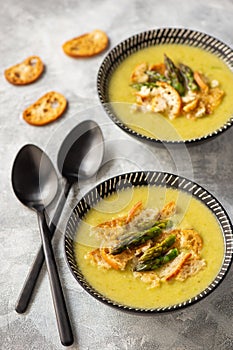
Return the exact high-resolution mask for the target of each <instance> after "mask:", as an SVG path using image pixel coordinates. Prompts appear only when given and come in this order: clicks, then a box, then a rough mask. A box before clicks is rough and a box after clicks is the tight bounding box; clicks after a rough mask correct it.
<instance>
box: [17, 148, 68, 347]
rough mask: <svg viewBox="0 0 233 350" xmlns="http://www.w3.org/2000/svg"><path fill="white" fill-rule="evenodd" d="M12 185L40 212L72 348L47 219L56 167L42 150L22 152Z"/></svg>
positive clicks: (60, 318)
mask: <svg viewBox="0 0 233 350" xmlns="http://www.w3.org/2000/svg"><path fill="white" fill-rule="evenodd" d="M12 185H13V189H14V192H15V194H16V196H17V198H18V199H19V200H20V201H21V202H22V203H23V204H24V205H26V206H27V207H29V208H30V209H33V210H35V211H36V212H37V215H38V221H39V226H40V233H41V241H42V246H43V251H44V256H45V261H46V265H47V270H48V274H49V281H50V287H51V292H52V297H53V303H54V308H55V313H56V318H57V324H58V330H59V335H60V339H61V343H62V344H63V345H65V346H69V345H71V344H72V343H73V335H72V330H71V325H70V321H69V316H68V312H67V309H66V304H65V299H64V295H63V292H62V287H61V282H60V279H59V275H58V270H57V266H56V261H55V258H54V254H53V249H52V245H51V240H50V231H49V228H48V225H47V222H46V218H45V210H46V206H48V205H49V203H50V202H51V201H52V200H53V199H54V197H55V195H56V193H57V187H58V179H57V174H56V171H55V169H54V167H53V164H52V163H51V161H50V159H49V158H48V156H47V155H46V154H45V153H44V152H43V151H42V150H41V149H40V148H39V147H37V146H34V145H26V146H24V147H23V148H21V150H20V151H19V153H18V154H17V156H16V158H15V161H14V164H13V168H12Z"/></svg>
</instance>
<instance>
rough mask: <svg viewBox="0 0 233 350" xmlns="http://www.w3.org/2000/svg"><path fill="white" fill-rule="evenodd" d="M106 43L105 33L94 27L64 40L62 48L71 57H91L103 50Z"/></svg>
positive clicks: (107, 41)
mask: <svg viewBox="0 0 233 350" xmlns="http://www.w3.org/2000/svg"><path fill="white" fill-rule="evenodd" d="M108 43H109V40H108V36H107V34H106V33H105V32H103V31H102V30H98V29H96V30H93V31H92V32H90V33H86V34H83V35H80V36H78V37H76V38H73V39H71V40H69V41H67V42H65V43H64V44H63V46H62V48H63V51H64V52H65V53H66V54H67V55H68V56H71V57H91V56H95V55H97V54H98V53H100V52H102V51H103V50H105V49H106V48H107V46H108Z"/></svg>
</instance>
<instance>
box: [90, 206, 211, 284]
mask: <svg viewBox="0 0 233 350" xmlns="http://www.w3.org/2000/svg"><path fill="white" fill-rule="evenodd" d="M175 212H176V204H175V201H170V202H168V203H167V204H166V205H165V206H164V207H163V208H162V209H161V210H158V209H157V208H155V209H154V208H144V207H143V205H142V202H141V201H139V202H137V203H136V204H135V205H134V206H133V208H132V209H131V210H130V211H129V213H128V215H126V216H119V217H117V218H114V219H113V220H110V221H106V222H102V223H100V224H98V225H97V226H94V227H92V229H91V233H92V235H95V237H97V238H98V240H99V241H100V247H99V248H97V249H94V250H92V251H89V252H88V253H87V254H86V256H85V258H86V259H87V260H89V261H90V262H91V263H92V264H94V265H95V266H97V267H100V268H103V269H106V270H109V269H114V270H120V271H126V270H127V271H131V273H132V275H133V276H134V277H135V278H140V279H141V281H142V282H145V283H147V284H149V286H150V288H154V287H158V286H160V284H161V283H166V282H168V281H170V280H172V279H175V280H178V281H185V280H186V279H187V278H189V277H190V276H193V275H195V274H197V273H198V272H199V271H200V270H202V269H204V268H205V267H206V261H205V259H203V258H202V256H201V251H202V246H203V241H202V238H201V236H200V234H199V233H198V232H197V231H196V230H194V229H193V228H187V229H186V228H185V229H184V228H176V227H175V224H174V223H173V221H172V216H173V215H174V214H175Z"/></svg>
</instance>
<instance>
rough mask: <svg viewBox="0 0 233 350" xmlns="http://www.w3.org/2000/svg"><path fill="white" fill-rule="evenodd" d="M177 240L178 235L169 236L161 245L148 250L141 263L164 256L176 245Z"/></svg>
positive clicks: (141, 258)
mask: <svg viewBox="0 0 233 350" xmlns="http://www.w3.org/2000/svg"><path fill="white" fill-rule="evenodd" d="M175 240H176V235H170V236H168V237H167V238H165V239H164V240H163V241H162V242H161V243H158V244H156V245H155V246H154V247H151V248H149V249H147V250H146V251H145V252H144V254H143V255H142V256H141V257H140V259H139V261H140V262H141V261H143V262H146V261H149V260H153V259H155V258H157V257H159V256H161V255H163V254H164V253H165V252H166V251H167V250H168V249H169V248H170V247H171V246H172V245H173V244H174V243H175Z"/></svg>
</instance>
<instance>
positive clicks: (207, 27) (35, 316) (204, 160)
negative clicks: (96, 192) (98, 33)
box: [0, 0, 233, 350]
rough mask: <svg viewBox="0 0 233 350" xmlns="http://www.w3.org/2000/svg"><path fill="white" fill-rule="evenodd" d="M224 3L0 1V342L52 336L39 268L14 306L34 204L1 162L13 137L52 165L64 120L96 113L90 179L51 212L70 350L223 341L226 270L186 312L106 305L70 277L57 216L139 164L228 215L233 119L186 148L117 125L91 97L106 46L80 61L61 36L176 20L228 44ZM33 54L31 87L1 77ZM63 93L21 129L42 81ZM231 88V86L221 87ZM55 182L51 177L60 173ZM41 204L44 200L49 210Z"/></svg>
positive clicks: (48, 344)
mask: <svg viewBox="0 0 233 350" xmlns="http://www.w3.org/2000/svg"><path fill="white" fill-rule="evenodd" d="M232 13H233V1H232V0H222V1H219V0H209V1H205V2H203V1H202V0H196V1H186V0H176V1H172V0H163V1H154V0H146V1H142V0H132V1H125V0H117V1H110V0H109V1H107V0H102V1H101V0H97V1H94V0H93V1H91V0H85V1H80V0H77V1H75V0H57V1H52V0H46V1H45V0H40V1H35V0H33V1H30V0H24V1H22V0H19V1H16V0H8V1H3V0H0V43H1V48H0V71H1V77H0V234H1V239H0V349H2V350H39V349H40V350H42V349H43V350H58V349H62V348H63V347H62V345H61V344H60V341H59V337H58V333H57V328H56V322H55V315H54V310H53V305H52V299H51V294H50V290H49V284H48V278H47V274H46V271H45V269H44V270H43V272H42V275H41V277H40V280H39V283H38V285H37V288H36V291H35V293H34V296H33V301H32V303H31V304H30V307H29V309H28V311H27V312H26V313H25V314H24V315H18V314H17V313H16V312H15V311H14V305H15V302H16V300H17V297H18V294H19V292H20V289H21V286H22V284H23V281H24V279H25V276H26V274H27V272H28V270H29V267H30V265H31V263H32V261H33V258H34V256H35V253H36V251H37V249H38V247H39V245H40V236H39V232H38V225H37V218H36V215H35V213H33V212H31V211H30V210H28V209H27V208H25V207H23V206H22V205H21V204H20V203H19V202H18V201H17V199H16V197H15V196H14V193H13V190H12V187H11V168H12V164H13V160H14V157H15V155H16V153H17V152H18V150H19V149H20V147H21V146H23V145H24V144H26V143H34V144H36V145H38V146H40V147H41V148H43V149H44V150H46V151H47V153H48V154H49V156H50V157H51V159H52V160H53V161H54V163H56V154H57V150H58V148H59V146H60V144H61V142H62V140H63V137H64V135H65V134H66V132H67V131H68V130H70V128H71V127H72V125H75V124H77V122H78V121H81V120H83V119H85V118H87V116H90V117H91V118H93V119H95V120H97V121H98V122H99V123H100V125H101V127H102V130H103V133H104V137H105V140H106V153H105V159H104V164H103V167H102V168H101V169H100V171H99V173H98V174H97V176H96V177H95V178H94V179H91V180H89V181H83V182H82V183H80V184H79V188H78V187H77V186H76V187H75V188H74V190H73V191H72V192H71V194H70V197H69V201H68V203H67V206H66V209H65V211H64V213H63V215H62V217H61V221H60V224H59V231H58V232H57V234H56V238H55V240H54V249H55V254H56V258H57V262H58V265H59V272H60V275H61V279H62V284H63V286H64V293H65V297H66V300H67V304H68V308H69V313H70V317H71V320H72V327H73V331H74V334H75V343H74V345H73V346H72V347H70V348H71V349H77V350H131V349H132V350H156V349H158V350H169V349H173V350H209V349H211V350H231V349H233V316H232V315H233V313H232V308H233V297H232V290H233V278H232V269H231V270H230V273H229V274H228V275H227V278H226V279H225V280H224V282H223V283H222V284H221V285H220V286H219V288H218V289H217V290H215V291H214V292H213V293H212V294H211V295H210V296H209V297H208V298H206V299H204V300H203V301H202V302H200V303H199V304H195V305H193V306H192V307H190V308H188V309H184V310H182V311H179V312H176V313H173V314H165V315H158V316H153V317H151V316H150V317H149V316H135V315H131V314H127V313H122V312H119V311H116V310H115V309H112V308H109V307H108V306H105V305H102V304H100V303H99V302H97V301H96V300H95V299H93V298H92V297H90V296H89V295H88V294H87V293H86V292H85V291H84V290H83V289H82V288H81V287H80V286H79V285H78V284H77V283H76V281H75V280H74V278H73V277H72V275H71V273H70V271H69V269H68V267H67V265H66V262H65V259H64V249H63V232H64V228H65V224H66V221H67V218H68V214H69V212H70V210H71V208H72V206H73V205H74V204H75V202H76V201H77V199H79V198H80V197H81V196H82V195H83V194H84V193H85V191H87V190H88V189H89V188H91V187H92V186H94V185H95V184H96V183H98V182H99V181H101V180H102V179H104V178H107V177H109V176H112V175H115V174H117V173H121V172H123V171H130V170H137V169H140V170H141V169H149V170H153V169H155V170H157V169H159V170H164V171H173V172H177V173H179V174H180V175H184V176H188V177H191V178H193V179H194V180H195V181H197V182H198V183H199V184H201V185H203V186H205V187H206V188H207V189H208V190H209V191H211V192H212V193H213V194H214V195H215V196H216V197H217V198H218V199H219V200H220V201H221V202H222V204H223V205H224V207H225V208H226V210H227V211H228V213H229V215H230V217H231V219H232V220H233V210H232V200H233V185H232V183H233V182H232V174H233V162H232V151H233V143H232V138H233V128H231V129H230V130H228V131H227V132H225V133H224V134H222V135H221V136H220V137H218V138H216V139H214V140H212V141H209V142H208V143H206V144H202V145H197V146H194V147H191V148H189V149H188V150H186V149H182V150H180V151H178V150H174V151H173V150H171V149H159V148H157V147H155V146H154V145H152V144H144V143H142V142H140V141H139V140H136V139H134V138H132V137H130V136H129V135H126V134H125V133H124V132H123V131H121V130H120V129H118V128H117V127H116V126H115V125H114V124H113V123H112V122H111V121H110V120H109V118H108V117H107V116H106V115H105V113H104V112H103V110H102V108H101V107H100V106H99V101H98V96H97V91H96V75H97V71H98V67H99V65H100V63H101V61H102V60H103V57H104V55H105V54H106V53H104V54H101V55H99V56H97V57H95V58H92V59H90V60H74V59H71V58H69V57H67V56H65V55H64V53H63V52H62V49H61V45H62V43H63V42H64V41H66V40H67V39H69V38H72V37H74V36H76V35H78V34H81V33H84V32H88V31H91V30H93V29H96V28H100V29H103V30H105V31H106V32H107V33H108V35H109V37H110V40H111V44H110V48H111V47H113V46H114V45H116V44H117V43H119V42H120V41H121V40H123V39H125V38H126V37H128V36H130V35H132V34H134V33H137V32H140V31H144V30H147V29H152V28H158V27H165V26H168V27H170V26H179V27H180V26H181V27H187V28H191V29H197V30H201V31H204V32H207V33H210V34H211V35H213V36H215V37H217V38H219V39H220V40H222V41H224V42H225V43H227V44H228V45H229V46H232V44H233V39H232V29H233V26H232ZM31 54H37V55H39V56H41V57H42V59H43V61H44V62H45V64H46V72H45V74H44V75H43V77H42V78H41V79H40V80H39V81H38V82H36V83H35V84H33V85H30V86H25V87H15V86H12V85H10V84H8V83H7V82H6V81H5V79H4V77H3V71H4V69H5V68H7V67H9V66H10V65H12V64H14V63H16V62H19V61H21V60H22V59H23V58H24V57H27V56H29V55H31ZM52 89H53V90H57V91H60V92H61V93H63V94H64V95H65V96H66V97H67V99H68V101H69V109H68V111H67V113H66V115H65V116H64V117H63V118H62V119H60V120H59V121H57V122H56V123H53V124H50V125H48V126H46V127H43V128H37V127H32V126H30V125H28V124H26V123H25V122H24V121H23V120H22V118H21V113H22V110H23V109H24V108H25V107H26V106H28V105H29V104H30V103H31V102H32V101H34V100H36V99H37V98H38V97H39V96H40V95H42V94H43V93H44V92H46V91H49V90H52ZM228 93H229V94H232V91H229V92H228ZM60 182H61V184H62V180H61V179H60ZM52 210H53V208H51V211H52Z"/></svg>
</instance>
